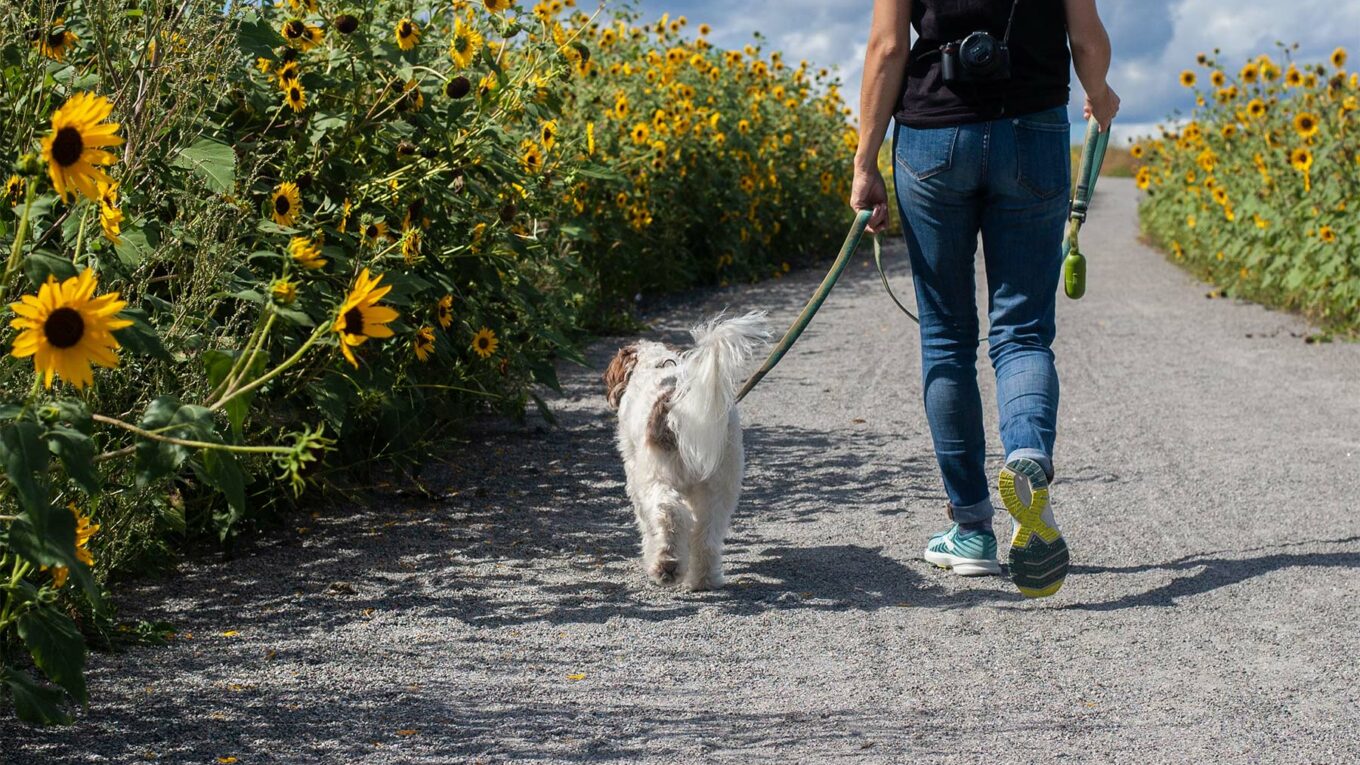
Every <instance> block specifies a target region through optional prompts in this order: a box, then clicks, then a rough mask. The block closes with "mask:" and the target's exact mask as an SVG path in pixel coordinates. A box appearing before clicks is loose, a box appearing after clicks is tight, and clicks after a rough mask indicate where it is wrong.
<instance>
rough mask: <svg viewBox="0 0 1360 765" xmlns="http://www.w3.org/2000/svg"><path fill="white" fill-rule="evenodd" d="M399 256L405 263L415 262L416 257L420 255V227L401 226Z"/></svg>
mask: <svg viewBox="0 0 1360 765" xmlns="http://www.w3.org/2000/svg"><path fill="white" fill-rule="evenodd" d="M401 256H402V257H403V258H405V259H406V262H407V263H415V262H416V258H418V257H420V229H418V228H403V229H402V230H401Z"/></svg>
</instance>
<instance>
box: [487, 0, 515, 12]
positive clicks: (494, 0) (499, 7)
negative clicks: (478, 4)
mask: <svg viewBox="0 0 1360 765" xmlns="http://www.w3.org/2000/svg"><path fill="white" fill-rule="evenodd" d="M482 5H485V6H486V9H487V10H488V11H491V12H492V13H500V12H501V11H504V10H507V9H508V8H509V7H510V0H482Z"/></svg>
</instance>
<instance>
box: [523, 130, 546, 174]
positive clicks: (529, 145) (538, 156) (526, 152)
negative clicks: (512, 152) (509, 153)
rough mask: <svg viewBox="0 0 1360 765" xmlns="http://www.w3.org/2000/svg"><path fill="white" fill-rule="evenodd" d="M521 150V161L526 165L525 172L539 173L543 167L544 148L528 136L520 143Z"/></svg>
mask: <svg viewBox="0 0 1360 765" xmlns="http://www.w3.org/2000/svg"><path fill="white" fill-rule="evenodd" d="M519 150H520V155H519V163H520V165H521V166H523V167H524V172H526V173H537V172H538V171H539V170H542V169H543V150H542V149H540V148H539V147H538V144H537V143H535V142H533V141H531V140H529V139H527V138H526V139H525V140H524V141H523V142H522V143H520V145H519Z"/></svg>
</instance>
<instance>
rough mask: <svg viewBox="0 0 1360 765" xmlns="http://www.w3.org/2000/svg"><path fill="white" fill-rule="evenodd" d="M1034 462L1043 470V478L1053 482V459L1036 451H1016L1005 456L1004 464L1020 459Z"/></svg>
mask: <svg viewBox="0 0 1360 765" xmlns="http://www.w3.org/2000/svg"><path fill="white" fill-rule="evenodd" d="M1022 457H1023V458H1025V459H1029V460H1034V461H1035V462H1037V463H1039V467H1041V468H1043V469H1044V477H1045V478H1047V479H1048V480H1049V481H1052V480H1053V458H1052V457H1050V456H1048V455H1047V454H1045V453H1043V452H1042V451H1040V450H1038V449H1016V450H1015V451H1013V452H1011V453H1010V454H1008V455H1006V462H1007V463H1010V461H1011V460H1017V459H1020V458H1022Z"/></svg>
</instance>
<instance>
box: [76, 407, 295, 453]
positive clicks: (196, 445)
mask: <svg viewBox="0 0 1360 765" xmlns="http://www.w3.org/2000/svg"><path fill="white" fill-rule="evenodd" d="M91 418H92V419H93V420H94V421H95V422H102V423H104V424H105V425H113V426H115V427H119V428H122V429H123V430H126V431H128V432H129V433H133V434H135V435H138V436H141V437H142V438H147V439H150V440H152V441H161V442H163V443H167V444H174V445H176V446H183V447H185V448H188V449H217V450H219V451H224V452H241V453H245V454H291V453H292V452H293V451H294V450H293V449H292V448H291V447H288V446H241V445H238V444H219V443H213V442H212V441H193V440H190V439H186V438H175V437H174V436H162V435H160V434H157V433H152V432H151V431H149V430H144V429H142V428H139V427H137V426H136V425H133V424H132V423H130V422H123V421H122V420H120V419H118V418H116V417H109V416H107V415H102V414H94V415H91Z"/></svg>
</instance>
